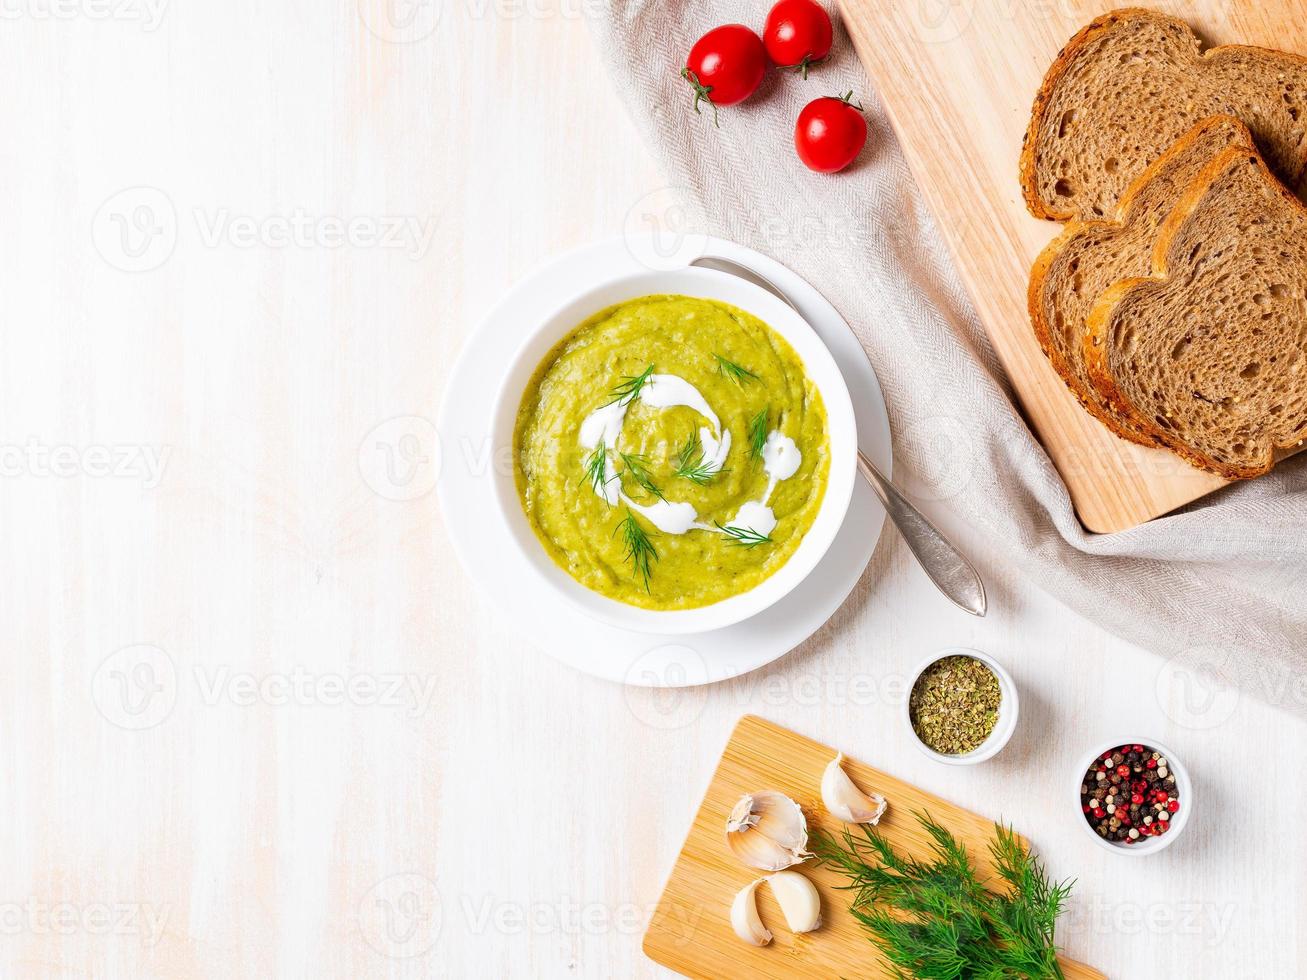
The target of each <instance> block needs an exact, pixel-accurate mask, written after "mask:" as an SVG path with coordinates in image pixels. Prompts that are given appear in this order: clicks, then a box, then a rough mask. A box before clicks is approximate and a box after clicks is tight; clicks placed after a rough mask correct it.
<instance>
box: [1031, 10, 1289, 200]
mask: <svg viewBox="0 0 1307 980" xmlns="http://www.w3.org/2000/svg"><path fill="white" fill-rule="evenodd" d="M1140 18H1144V19H1147V20H1150V21H1152V22H1154V23H1163V24H1167V25H1175V26H1176V27H1177V28H1183V29H1184V30H1185V31H1186V32H1187V34H1188V35H1189V36H1190V37H1192V38H1193V40H1194V43H1195V44H1196V45H1197V44H1200V43H1201V42H1200V40H1199V38H1198V36H1197V35H1196V34H1194V33H1193V30H1192V28H1190V27H1189V26H1188V25H1187V24H1185V22H1184V21H1182V20H1180V19H1179V18H1175V17H1170V16H1168V15H1165V14H1162V13H1160V12H1158V11H1155V10H1147V9H1145V8H1142V7H1125V8H1121V9H1119V10H1113V11H1110V12H1108V13H1106V14H1103V15H1102V16H1100V17H1098V18H1095V19H1094V20H1093V21H1091V22H1090V23H1089V24H1088V25H1086V26H1085V27H1083V28H1082V29H1081V30H1080V31H1079V32H1077V33H1076V35H1075V36H1074V37H1072V38H1071V40H1069V41H1068V42H1067V43H1066V45H1065V46H1064V47H1063V48H1062V50H1061V51H1059V52H1058V55H1057V58H1056V59H1055V60H1054V61H1053V64H1052V65H1051V66H1050V67H1049V69H1048V72H1047V73H1046V74H1045V76H1044V80H1043V82H1042V83H1041V85H1040V87H1039V91H1038V92H1037V93H1036V95H1035V101H1034V106H1033V108H1032V110H1031V116H1030V124H1029V126H1028V127H1027V129H1026V134H1025V137H1024V138H1023V139H1022V143H1021V157H1020V163H1019V174H1020V182H1021V192H1022V196H1023V198H1024V200H1025V203H1026V208H1027V210H1029V211H1030V213H1031V214H1032V215H1034V216H1035V217H1037V218H1044V219H1047V220H1051V221H1066V220H1069V219H1071V218H1075V217H1077V215H1078V213H1079V212H1077V211H1076V210H1074V209H1068V210H1059V209H1057V208H1056V207H1053V206H1051V205H1049V204H1048V203H1046V202H1045V201H1043V200H1042V199H1041V198H1040V195H1039V181H1038V178H1037V174H1036V169H1037V157H1038V152H1039V145H1038V144H1039V133H1040V132H1041V130H1042V129H1043V125H1044V121H1045V116H1046V114H1047V111H1048V108H1049V104H1050V102H1051V101H1052V99H1053V96H1054V94H1055V92H1056V91H1057V88H1058V85H1059V83H1060V82H1061V81H1062V80H1063V78H1064V77H1065V76H1066V74H1067V72H1068V71H1069V70H1070V69H1071V67H1072V65H1074V64H1075V62H1076V59H1077V58H1078V57H1079V55H1080V54H1081V52H1082V51H1083V50H1084V49H1085V48H1086V47H1087V46H1089V45H1090V44H1092V43H1093V42H1094V41H1096V40H1098V39H1099V38H1100V37H1102V36H1103V35H1104V34H1107V33H1109V32H1111V31H1113V30H1114V29H1116V28H1117V27H1119V26H1120V25H1121V24H1122V23H1123V22H1125V21H1130V20H1135V19H1140ZM1240 53H1243V54H1256V55H1262V56H1265V57H1266V58H1267V59H1268V60H1269V61H1272V62H1279V65H1280V68H1278V69H1276V70H1277V71H1278V70H1281V69H1282V67H1283V66H1284V65H1285V64H1286V63H1289V64H1292V65H1294V66H1301V68H1302V70H1303V71H1304V72H1307V58H1304V57H1302V56H1301V55H1297V54H1293V53H1290V52H1284V51H1276V50H1273V49H1269V48H1261V47H1255V46H1251V45H1236V44H1227V45H1218V46H1217V47H1213V48H1209V49H1207V50H1206V51H1202V52H1201V55H1200V58H1201V61H1202V62H1203V63H1207V64H1211V63H1212V62H1213V61H1214V59H1217V58H1218V57H1221V56H1224V55H1237V54H1240ZM1269 88H1270V85H1269V84H1268V89H1269ZM1213 111H1224V110H1217V109H1215V108H1209V109H1208V110H1207V111H1206V112H1202V113H1200V114H1201V115H1207V114H1209V113H1210V112H1213ZM1198 118H1199V116H1198V115H1195V117H1194V119H1193V121H1194V122H1196V121H1197V119H1198ZM1242 121H1243V122H1244V123H1248V124H1252V123H1254V122H1255V121H1254V120H1251V119H1243V120H1242ZM1255 128H1256V126H1254V129H1255ZM1259 138H1260V136H1259ZM1263 148H1264V149H1267V150H1270V151H1273V152H1272V157H1273V159H1274V157H1275V155H1276V154H1277V153H1281V152H1282V147H1281V146H1278V145H1277V146H1265V145H1264V147H1263ZM1292 157H1293V160H1292V165H1291V166H1290V165H1288V164H1286V165H1285V166H1283V167H1280V168H1279V169H1281V170H1283V171H1284V172H1283V173H1281V174H1280V176H1282V177H1283V178H1284V179H1285V180H1286V181H1287V182H1288V183H1289V184H1290V185H1291V186H1293V187H1295V188H1296V187H1297V186H1298V185H1299V182H1300V181H1303V180H1305V179H1307V147H1304V146H1302V145H1300V146H1299V147H1297V148H1296V149H1295V151H1294V152H1293V154H1292ZM1282 162H1283V161H1282Z"/></svg>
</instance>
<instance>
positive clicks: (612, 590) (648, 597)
mask: <svg viewBox="0 0 1307 980" xmlns="http://www.w3.org/2000/svg"><path fill="white" fill-rule="evenodd" d="M513 448H514V459H515V467H516V478H517V488H518V492H519V495H520V496H521V499H522V507H523V509H524V510H525V511H526V515H527V518H528V519H529V520H530V522H531V526H532V528H533V529H534V530H535V533H536V536H537V537H538V538H539V539H540V543H541V544H542V545H544V548H545V550H546V551H548V552H549V554H550V556H551V557H552V558H553V559H554V561H556V562H557V563H558V564H559V565H560V566H562V567H563V568H564V569H566V571H567V572H568V574H570V575H571V576H572V577H573V578H575V579H576V580H577V581H578V582H580V583H581V584H582V585H585V586H587V587H588V588H591V589H593V590H594V591H596V592H599V593H601V594H603V595H606V596H611V597H612V598H614V599H617V600H620V601H622V602H626V603H630V604H631V605H634V606H641V607H643V608H646V609H692V608H695V607H697V606H706V605H710V604H711V603H714V602H720V601H721V600H722V599H726V598H729V597H730V596H734V595H738V594H740V593H742V592H747V591H748V590H749V589H751V588H753V587H754V586H756V585H757V584H758V583H759V582H762V581H763V580H764V579H766V578H767V577H768V576H770V575H771V574H773V573H774V572H775V571H776V570H777V569H778V568H780V567H781V566H782V565H783V564H785V562H786V561H787V560H788V559H789V558H790V556H791V555H793V554H794V552H795V549H797V548H798V547H799V542H800V541H802V539H803V536H804V534H805V533H807V531H808V529H809V528H810V527H812V522H813V520H814V519H815V518H816V516H817V511H818V509H819V508H820V507H821V500H822V496H823V495H824V493H825V491H826V480H827V475H828V473H829V471H830V446H829V439H828V436H827V431H826V410H825V407H824V406H823V405H822V400H821V395H820V394H819V393H818V391H817V389H816V387H814V386H813V384H812V382H811V381H809V380H808V378H807V376H806V374H805V373H804V370H803V362H802V361H800V360H799V357H798V355H797V354H795V352H794V350H793V349H792V348H791V347H790V345H789V344H787V343H786V342H785V340H783V339H782V338H781V337H780V336H779V335H778V334H776V333H775V332H774V331H773V330H772V329H771V328H770V327H768V326H767V325H766V324H765V323H763V322H762V321H761V320H759V319H757V318H756V317H753V316H750V315H749V314H748V313H745V312H744V311H743V310H739V309H736V308H735V307H733V306H728V305H726V304H725V303H718V302H715V301H713V300H707V299H695V298H692V297H688V296H645V297H642V298H641V299H636V300H631V301H630V302H627V303H621V304H619V305H617V306H613V307H610V308H609V309H606V310H604V311H602V312H600V313H597V314H595V315H594V316H592V317H591V318H590V319H588V320H586V321H585V322H584V323H582V324H581V325H580V326H579V327H577V328H576V329H575V330H573V331H572V332H571V333H570V334H568V336H567V337H566V338H564V339H563V340H562V342H561V343H559V344H558V345H557V346H556V347H555V348H554V349H553V350H552V351H550V353H549V355H548V356H547V357H546V358H545V359H544V362H543V363H542V364H541V365H540V367H539V369H538V370H537V371H536V373H535V376H534V377H533V378H532V379H531V383H530V384H529V385H528V386H527V390H526V393H525V395H524V396H523V398H522V404H521V407H520V408H519V409H518V414H517V424H516V429H515V432H514V445H513Z"/></svg>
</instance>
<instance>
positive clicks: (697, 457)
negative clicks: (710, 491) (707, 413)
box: [676, 432, 726, 487]
mask: <svg viewBox="0 0 1307 980" xmlns="http://www.w3.org/2000/svg"><path fill="white" fill-rule="evenodd" d="M725 472H726V470H723V469H714V468H713V464H712V461H711V460H707V459H704V456H703V443H702V442H700V441H699V433H697V432H691V433H690V437H689V438H688V439H686V440H685V445H684V446H682V447H681V451H680V452H679V453H678V454H677V456H676V476H679V477H680V478H681V479H683V480H689V481H690V482H691V483H696V484H698V485H699V486H701V487H703V486H707V485H708V484H709V483H711V482H712V478H713V477H714V476H716V475H717V474H718V473H725Z"/></svg>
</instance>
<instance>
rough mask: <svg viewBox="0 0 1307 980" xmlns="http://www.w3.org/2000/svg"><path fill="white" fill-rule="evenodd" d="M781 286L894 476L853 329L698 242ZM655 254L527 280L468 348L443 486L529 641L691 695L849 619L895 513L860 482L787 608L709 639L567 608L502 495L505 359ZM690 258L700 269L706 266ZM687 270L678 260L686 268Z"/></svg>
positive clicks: (487, 585) (816, 301) (488, 582)
mask: <svg viewBox="0 0 1307 980" xmlns="http://www.w3.org/2000/svg"><path fill="white" fill-rule="evenodd" d="M694 246H695V249H696V250H697V251H698V252H699V253H700V254H703V255H715V256H720V257H722V258H727V259H731V260H733V261H735V262H738V263H740V264H742V265H745V266H747V267H749V268H750V269H753V270H754V271H756V272H757V273H759V274H760V275H762V276H764V277H766V278H767V279H769V280H770V281H771V282H773V283H774V284H775V285H776V286H777V287H778V288H780V289H781V290H782V291H784V292H785V294H786V295H787V296H789V298H790V299H791V300H792V301H793V302H794V304H795V305H796V306H797V307H798V308H799V312H800V313H801V314H803V317H804V319H806V320H807V321H808V323H809V324H811V326H812V328H813V329H814V330H815V331H816V333H817V335H818V336H819V337H821V339H822V340H823V341H824V342H825V344H826V346H827V348H828V349H829V350H830V352H831V355H832V356H833V357H834V359H835V362H836V364H837V365H838V366H839V369H840V372H841V373H842V374H843V375H844V379H845V382H846V383H847V384H848V388H849V394H850V396H851V398H852V401H853V410H854V414H855V416H856V418H857V426H858V443H859V447H860V448H861V449H862V451H863V452H864V453H866V454H867V456H868V457H869V458H870V459H872V460H873V461H874V462H875V463H876V464H877V466H879V467H880V468H881V470H882V471H884V472H885V473H887V474H888V473H889V472H890V467H891V455H890V431H889V418H888V416H887V414H886V412H885V402H884V399H883V397H882V396H881V391H880V384H879V382H878V381H877V379H876V374H875V372H874V371H873V370H872V368H871V364H870V363H869V362H868V360H867V356H866V354H865V353H864V351H863V349H862V347H861V345H860V344H859V343H858V341H857V339H856V338H855V337H854V336H853V332H852V331H851V330H850V329H849V327H848V324H846V323H845V322H844V319H843V318H842V317H841V316H840V315H839V313H838V312H837V311H836V310H835V308H834V307H833V306H831V305H830V304H829V303H828V302H827V301H826V300H825V299H824V298H822V296H821V295H820V294H819V293H818V292H817V291H816V290H815V289H814V288H813V287H812V286H810V285H809V284H808V283H806V282H805V281H804V280H802V279H800V278H799V277H798V276H796V275H795V274H794V273H793V272H791V271H790V270H788V269H786V268H785V267H784V266H782V265H781V264H780V263H778V262H776V261H775V260H773V259H770V258H767V257H766V256H764V255H762V254H760V253H758V252H755V251H753V250H751V249H747V248H744V247H743V246H740V245H736V244H733V243H731V242H727V241H724V240H722V239H717V238H703V239H701V240H699V241H697V242H695V243H694ZM651 251H652V250H651V248H650V247H649V246H648V245H647V243H641V242H632V241H631V240H630V239H629V237H628V238H616V239H613V240H610V241H606V242H599V243H596V244H594V245H588V246H585V247H583V248H580V249H577V250H575V251H572V252H569V253H567V254H566V255H563V256H561V257H559V258H557V259H555V260H553V261H552V262H550V263H548V264H546V265H544V266H542V267H540V268H539V269H537V270H536V271H535V272H533V273H531V274H530V275H528V276H527V277H526V278H524V279H523V280H522V281H520V282H519V283H518V284H517V285H516V286H514V287H513V289H512V290H510V291H509V293H508V294H507V295H506V296H505V297H504V298H503V300H501V301H500V303H499V304H498V305H497V306H496V307H495V308H494V309H493V310H491V311H490V313H489V314H488V315H487V317H486V318H485V320H484V321H483V322H482V323H481V325H480V326H479V327H478V328H477V329H476V330H475V331H474V332H473V333H472V335H471V336H470V337H469V339H468V341H467V343H466V345H465V346H464V348H463V351H462V353H461V354H460V355H459V358H458V361H457V363H456V364H455V365H454V369H453V371H452V372H451V374H450V379H449V385H448V388H447V389H446V391H445V398H444V403H443V405H442V406H441V411H440V418H439V422H438V424H437V430H438V433H439V439H440V449H441V456H440V458H441V470H440V478H439V480H438V482H437V492H438V494H439V498H440V503H441V508H442V510H443V512H444V517H445V526H446V530H447V531H448V534H449V537H450V540H451V541H452V542H453V545H454V550H455V551H456V552H457V554H458V557H459V560H460V561H461V562H462V564H463V566H464V568H465V569H466V570H467V572H468V575H469V576H471V578H472V580H473V582H474V583H475V584H476V585H477V587H478V589H479V590H480V592H481V593H482V595H483V596H484V597H485V598H486V599H487V600H489V601H490V602H491V603H492V604H493V605H494V606H496V607H497V608H498V609H499V611H500V612H502V613H503V614H505V615H507V616H509V617H511V619H512V621H513V622H515V623H518V624H520V627H521V630H522V632H523V635H524V636H525V637H526V638H527V639H528V640H529V641H530V642H531V643H532V644H533V645H535V646H537V647H539V648H540V649H541V650H543V651H544V652H546V653H548V654H550V655H551V656H553V657H556V658H557V659H559V660H561V661H563V662H564V663H566V664H568V665H570V666H572V667H574V668H576V669H577V670H580V671H583V672H585V673H587V674H592V675H594V676H596V677H602V678H605V679H607V680H612V681H618V682H621V683H625V684H633V685H638V686H644V687H688V686H693V685H698V684H708V683H713V682H715V681H721V680H726V679H728V678H731V677H735V676H738V675H740V674H744V673H747V672H749V671H751V670H756V669H758V668H759V667H762V666H764V665H766V664H768V663H771V662H772V661H773V660H776V659H777V658H779V657H781V656H783V655H784V654H786V653H788V652H789V651H790V650H792V649H794V647H796V646H798V645H799V644H800V643H802V642H803V641H804V640H805V639H807V638H808V637H809V636H811V635H812V634H813V633H815V632H816V631H817V630H818V629H819V628H820V627H821V625H822V624H823V623H825V622H826V620H827V619H829V618H830V616H831V615H832V614H833V613H834V612H835V610H836V609H838V608H839V606H840V604H841V603H842V602H843V601H844V600H845V599H846V598H847V597H848V595H849V593H850V592H851V591H852V589H853V586H854V585H855V584H856V583H857V581H858V578H859V576H861V574H862V571H863V569H864V568H865V567H866V565H867V562H868V561H869V560H870V558H871V553H872V551H873V549H874V548H875V546H876V541H877V539H878V538H879V536H880V532H881V530H882V528H883V525H884V520H885V512H884V510H883V509H882V507H881V505H880V502H879V501H877V500H876V497H875V495H874V494H873V493H872V491H871V488H870V487H868V486H867V485H866V483H865V482H863V481H861V480H859V481H857V483H856V485H855V487H854V491H853V499H852V501H851V502H850V504H849V510H848V514H847V516H846V517H845V519H844V524H843V526H842V528H841V530H840V532H839V534H838V535H837V536H836V539H835V541H834V543H833V544H832V545H831V546H830V549H829V550H828V551H827V552H826V554H825V556H824V557H823V558H822V559H821V561H820V562H819V563H818V564H817V566H816V567H815V568H814V569H813V571H812V572H811V573H810V574H809V575H808V576H807V578H806V579H804V581H803V582H801V583H800V584H799V585H798V586H796V587H795V588H794V589H793V590H792V591H791V592H790V593H789V594H788V595H786V596H785V597H784V598H783V599H781V600H780V601H778V602H776V603H775V604H774V605H772V606H770V607H768V608H767V609H765V610H764V611H763V612H761V613H759V614H758V615H756V616H753V617H752V618H750V619H747V620H745V621H743V622H740V623H736V624H734V625H732V626H728V627H724V628H722V629H718V630H713V631H712V632H707V633H693V634H688V635H680V636H666V635H659V634H651V633H639V632H633V631H630V630H625V629H621V628H618V627H615V626H611V625H607V624H605V623H601V622H599V621H598V620H595V619H592V618H590V617H589V616H587V615H585V614H584V613H582V612H581V611H580V610H579V609H577V608H574V607H572V606H570V605H567V604H561V603H560V602H559V601H558V597H557V593H556V592H554V591H553V590H551V589H548V588H545V587H544V586H543V585H542V584H541V582H540V580H539V577H538V576H537V575H536V574H535V573H534V572H533V570H532V569H531V568H530V567H528V564H527V562H526V560H525V559H524V558H523V557H522V556H521V554H520V552H519V550H518V549H517V548H516V547H514V546H513V544H512V542H511V540H510V537H509V531H508V529H507V528H506V527H505V526H504V522H503V518H502V515H501V514H500V512H499V508H498V507H497V505H496V503H495V499H494V493H493V491H492V487H491V481H492V476H493V471H492V469H491V468H492V467H509V466H511V465H512V458H511V448H510V447H505V446H494V445H492V440H491V422H492V418H493V415H494V403H495V395H496V393H497V391H498V390H499V386H500V382H501V381H502V374H503V371H504V364H505V356H506V354H507V353H509V352H511V351H513V350H516V349H517V348H518V346H519V345H520V344H521V343H522V341H523V339H524V338H525V337H526V335H527V333H528V332H529V331H530V330H531V328H532V327H533V326H534V324H536V323H537V322H538V321H539V319H540V318H541V317H542V316H544V315H547V313H548V312H549V311H550V310H553V309H556V308H559V307H560V306H561V305H562V304H564V303H566V302H567V301H568V299H569V298H570V297H571V296H574V295H577V294H579V293H580V292H582V291H584V290H586V289H588V288H590V287H591V286H592V285H593V284H594V283H595V282H597V281H603V280H605V279H608V278H617V277H620V276H625V275H630V274H632V273H637V272H640V271H644V270H646V269H647V268H648V263H647V261H642V259H641V257H640V256H647V255H649V254H651ZM693 257H694V256H693V255H690V256H689V258H693ZM683 258H684V256H683V255H681V254H678V256H677V260H678V261H680V260H682V259H683Z"/></svg>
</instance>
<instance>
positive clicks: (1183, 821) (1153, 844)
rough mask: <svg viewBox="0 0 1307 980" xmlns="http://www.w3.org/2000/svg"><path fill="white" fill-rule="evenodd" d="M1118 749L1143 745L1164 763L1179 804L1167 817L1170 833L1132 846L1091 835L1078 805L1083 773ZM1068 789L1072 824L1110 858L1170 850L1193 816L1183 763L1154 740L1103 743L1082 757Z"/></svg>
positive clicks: (1186, 773) (1190, 793)
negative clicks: (1072, 796)
mask: <svg viewBox="0 0 1307 980" xmlns="http://www.w3.org/2000/svg"><path fill="white" fill-rule="evenodd" d="M1122 745H1143V746H1146V747H1147V748H1150V749H1152V750H1153V751H1154V752H1160V753H1162V758H1164V759H1165V760H1166V766H1167V769H1168V770H1169V771H1170V772H1172V773H1174V774H1175V791H1176V793H1178V794H1179V795H1178V797H1177V799H1179V801H1180V809H1179V810H1177V811H1176V812H1175V813H1174V814H1172V816H1171V820H1170V823H1171V829H1170V830H1168V831H1167V832H1166V833H1164V834H1162V835H1161V836H1159V837H1148V838H1143V837H1141V838H1140V839H1139V840H1138V841H1136V842H1135V843H1133V844H1118V843H1116V842H1114V841H1108V840H1104V839H1103V838H1102V837H1099V836H1098V835H1097V834H1096V833H1094V828H1093V827H1091V826H1089V821H1088V820H1086V819H1085V814H1084V811H1083V810H1081V809H1080V807H1081V805H1082V804H1081V803H1080V787H1081V786H1082V785H1083V784H1084V781H1085V773H1087V772H1088V771H1089V767H1090V766H1091V765H1093V763H1094V760H1096V759H1101V758H1102V757H1103V753H1105V752H1106V751H1107V750H1108V749H1116V748H1120V747H1121V746H1122ZM1072 789H1073V790H1074V791H1075V801H1076V802H1075V806H1076V809H1075V814H1076V822H1077V823H1079V824H1080V826H1082V827H1084V828H1085V833H1086V834H1088V835H1089V836H1090V837H1091V838H1092V839H1093V841H1094V843H1095V844H1097V845H1098V846H1099V847H1102V848H1105V849H1107V850H1109V851H1111V852H1112V853H1113V854H1128V855H1131V856H1133V857H1142V856H1143V855H1145V854H1156V853H1157V852H1158V851H1160V850H1162V848H1164V847H1170V846H1171V845H1172V844H1174V843H1175V839H1176V838H1177V837H1179V836H1180V835H1181V834H1182V833H1184V828H1185V827H1186V826H1187V825H1188V823H1189V814H1190V813H1192V812H1193V808H1194V788H1193V783H1191V782H1190V781H1189V770H1188V769H1186V768H1185V767H1184V763H1183V762H1181V761H1180V758H1179V757H1178V756H1177V755H1176V754H1175V753H1174V752H1172V751H1171V750H1170V749H1169V748H1167V747H1166V746H1165V745H1163V744H1162V743H1161V742H1159V741H1158V740H1157V739H1155V738H1121V739H1117V740H1116V741H1115V742H1104V743H1103V744H1102V746H1100V747H1099V748H1098V749H1097V750H1096V751H1094V752H1091V753H1089V754H1088V755H1086V756H1085V757H1084V759H1083V760H1082V762H1081V765H1080V768H1078V769H1077V770H1076V774H1075V783H1074V784H1073V786H1072Z"/></svg>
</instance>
